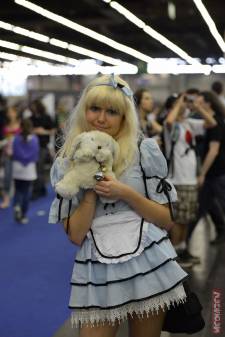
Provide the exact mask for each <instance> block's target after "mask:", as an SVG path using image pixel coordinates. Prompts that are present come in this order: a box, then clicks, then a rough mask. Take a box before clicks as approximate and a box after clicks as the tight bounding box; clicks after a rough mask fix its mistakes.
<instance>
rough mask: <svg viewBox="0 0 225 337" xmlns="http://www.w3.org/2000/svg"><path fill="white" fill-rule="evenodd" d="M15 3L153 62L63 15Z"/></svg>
mask: <svg viewBox="0 0 225 337" xmlns="http://www.w3.org/2000/svg"><path fill="white" fill-rule="evenodd" d="M14 1H15V3H17V4H18V5H21V6H24V7H26V8H29V9H30V10H32V11H34V12H36V13H38V14H40V15H42V16H44V17H46V18H48V19H51V20H53V21H55V22H57V23H60V24H62V25H64V26H66V27H68V28H70V29H73V30H75V31H77V32H79V33H81V34H84V35H87V36H89V37H91V38H93V39H95V40H97V41H99V42H101V43H104V44H106V45H108V46H110V47H111V48H114V49H116V50H119V51H120V52H123V53H126V54H128V55H131V56H133V57H135V58H137V59H139V60H141V61H144V62H149V61H151V59H152V58H151V57H150V56H147V55H145V54H143V53H141V52H139V51H138V50H135V49H133V48H130V47H128V46H126V45H124V44H121V43H118V42H116V41H114V40H112V39H110V38H108V37H106V36H104V35H102V34H99V33H96V32H95V31H93V30H91V29H89V28H86V27H84V26H81V25H79V24H77V23H75V22H73V21H71V20H69V19H66V18H64V17H63V16H61V15H58V14H55V13H53V12H51V11H48V10H46V9H44V8H43V7H40V6H38V5H35V4H34V3H32V2H30V1H27V0H14Z"/></svg>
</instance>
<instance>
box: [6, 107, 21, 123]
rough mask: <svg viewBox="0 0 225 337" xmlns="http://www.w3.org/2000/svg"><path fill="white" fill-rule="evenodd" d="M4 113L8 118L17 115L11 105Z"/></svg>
mask: <svg viewBox="0 0 225 337" xmlns="http://www.w3.org/2000/svg"><path fill="white" fill-rule="evenodd" d="M6 115H7V117H8V119H9V120H15V119H16V118H17V116H18V114H17V110H16V109H15V108H13V107H10V108H8V110H7V114H6Z"/></svg>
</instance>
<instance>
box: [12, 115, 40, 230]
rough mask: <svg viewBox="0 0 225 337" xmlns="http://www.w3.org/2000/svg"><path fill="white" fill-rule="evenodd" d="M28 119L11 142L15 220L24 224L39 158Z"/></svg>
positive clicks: (37, 144)
mask: <svg viewBox="0 0 225 337" xmlns="http://www.w3.org/2000/svg"><path fill="white" fill-rule="evenodd" d="M32 129H33V125H32V122H31V121H30V120H29V119H24V120H22V122H21V133H20V134H19V135H16V136H15V138H14V141H13V178H14V183H15V196H14V213H15V220H16V221H18V222H20V223H22V224H26V223H27V222H28V218H27V216H26V214H27V211H28V206H29V199H30V194H31V187H32V182H33V181H34V180H35V179H37V171H36V162H37V160H38V156H39V141H38V137H37V136H36V135H34V134H33V133H32Z"/></svg>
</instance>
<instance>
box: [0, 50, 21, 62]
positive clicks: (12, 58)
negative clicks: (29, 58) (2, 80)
mask: <svg viewBox="0 0 225 337" xmlns="http://www.w3.org/2000/svg"><path fill="white" fill-rule="evenodd" d="M0 58H1V59H4V60H9V61H15V60H17V58H18V56H17V55H14V54H10V53H5V52H0Z"/></svg>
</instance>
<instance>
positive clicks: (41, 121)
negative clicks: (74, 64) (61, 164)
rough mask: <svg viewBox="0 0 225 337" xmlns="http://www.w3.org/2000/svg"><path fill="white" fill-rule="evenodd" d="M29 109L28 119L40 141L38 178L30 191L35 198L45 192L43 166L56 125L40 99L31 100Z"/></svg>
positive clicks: (43, 194) (47, 156)
mask: <svg viewBox="0 0 225 337" xmlns="http://www.w3.org/2000/svg"><path fill="white" fill-rule="evenodd" d="M30 110H31V112H32V116H31V117H30V119H31V121H32V124H33V127H34V133H35V134H36V135H37V136H38V138H39V143H40V154H39V159H38V162H37V175H38V178H37V180H36V181H35V183H34V185H33V193H32V199H33V200H35V199H37V198H39V197H41V196H45V195H46V194H47V188H46V182H45V180H46V177H45V170H44V167H45V163H46V161H47V160H48V158H49V148H48V144H49V141H50V136H51V135H54V134H55V131H56V126H55V123H54V121H53V120H52V119H51V117H50V116H49V115H48V114H47V112H46V108H45V106H44V104H43V103H42V102H41V101H40V100H35V101H33V102H32V103H31V105H30Z"/></svg>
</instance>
